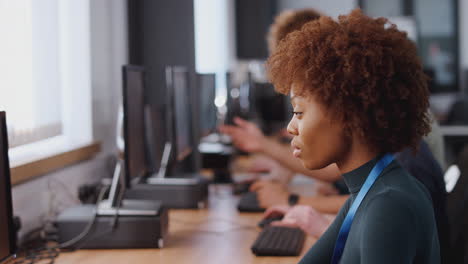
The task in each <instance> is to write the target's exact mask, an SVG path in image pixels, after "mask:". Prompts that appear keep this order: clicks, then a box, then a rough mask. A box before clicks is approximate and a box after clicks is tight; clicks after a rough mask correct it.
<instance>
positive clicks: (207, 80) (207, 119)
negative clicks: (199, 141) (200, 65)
mask: <svg viewBox="0 0 468 264" xmlns="http://www.w3.org/2000/svg"><path fill="white" fill-rule="evenodd" d="M197 92H198V95H197V96H198V100H197V102H198V111H199V113H198V125H199V129H200V136H201V137H204V136H207V135H209V134H210V133H213V132H214V131H215V130H216V123H217V116H216V113H217V109H216V105H215V102H214V101H215V95H216V75H215V74H197Z"/></svg>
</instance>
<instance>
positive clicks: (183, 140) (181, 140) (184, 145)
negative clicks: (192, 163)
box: [172, 67, 192, 161]
mask: <svg viewBox="0 0 468 264" xmlns="http://www.w3.org/2000/svg"><path fill="white" fill-rule="evenodd" d="M172 81H173V89H174V104H173V106H174V112H173V113H174V119H175V141H176V142H175V144H176V157H177V160H179V161H181V160H183V159H185V157H186V156H187V155H189V154H190V153H191V151H192V138H191V135H192V133H191V130H192V125H191V109H190V100H189V87H188V84H189V83H188V73H187V71H186V70H185V69H183V68H179V67H174V68H173V79H172Z"/></svg>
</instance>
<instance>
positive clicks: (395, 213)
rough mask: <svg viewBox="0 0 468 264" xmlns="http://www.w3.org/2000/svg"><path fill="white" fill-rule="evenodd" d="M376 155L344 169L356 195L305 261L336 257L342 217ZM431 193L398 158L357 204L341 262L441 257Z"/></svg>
mask: <svg viewBox="0 0 468 264" xmlns="http://www.w3.org/2000/svg"><path fill="white" fill-rule="evenodd" d="M379 158H380V157H379ZM377 161H378V159H373V160H371V161H369V162H367V163H366V164H364V165H362V166H361V167H359V168H357V169H355V170H353V171H351V172H349V173H346V174H344V175H343V177H344V180H345V182H346V185H347V186H348V188H349V192H350V194H351V196H350V198H349V199H348V200H347V201H346V203H345V204H344V205H343V207H342V208H341V210H340V212H339V213H338V215H337V217H336V219H335V221H333V223H332V224H331V226H330V227H329V228H328V230H327V231H326V232H325V233H324V234H323V235H322V237H321V238H320V239H319V240H318V241H317V242H316V243H315V244H314V246H313V247H312V248H311V249H310V250H309V252H307V254H306V255H305V256H304V258H303V259H302V260H301V261H300V264H309V263H313V264H317V263H318V264H321V263H326V264H328V263H331V259H332V255H333V250H334V247H335V242H336V238H337V236H338V233H339V230H340V227H341V224H342V222H343V219H344V218H345V216H346V214H347V213H348V210H349V208H350V206H351V204H352V202H353V201H354V199H355V198H356V196H357V194H358V192H359V190H360V188H361V186H362V185H363V184H364V181H365V180H366V178H367V176H368V175H369V173H370V171H371V170H372V168H373V167H374V165H375V164H376V163H377ZM430 199H431V198H430V195H429V193H428V191H427V189H426V188H425V187H424V186H423V185H422V184H421V183H420V182H419V181H418V180H416V179H415V178H414V177H411V176H410V175H409V174H408V173H407V172H406V171H405V170H404V169H403V168H402V167H401V166H400V164H399V163H398V162H397V161H393V162H392V163H390V164H389V165H388V166H387V168H385V169H384V171H383V172H382V174H381V175H380V176H379V177H378V178H377V180H376V181H375V183H374V185H373V186H372V188H371V189H370V190H369V192H368V193H367V195H366V197H365V198H364V200H363V201H362V203H361V206H360V207H359V209H358V210H357V212H356V215H355V216H354V221H353V224H352V226H351V230H350V232H349V235H348V239H347V241H346V245H345V248H344V251H343V255H342V257H341V262H340V263H342V264H348V263H368V264H374V263H379V264H385V263H392V264H394V263H400V264H406V263H424V264H432V263H440V252H439V240H438V236H437V228H436V224H435V218H434V210H433V208H432V203H431V200H430Z"/></svg>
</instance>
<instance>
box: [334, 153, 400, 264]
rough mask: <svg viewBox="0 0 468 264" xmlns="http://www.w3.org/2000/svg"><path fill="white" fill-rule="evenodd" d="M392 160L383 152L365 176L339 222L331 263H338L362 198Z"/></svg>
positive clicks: (390, 155)
mask: <svg viewBox="0 0 468 264" xmlns="http://www.w3.org/2000/svg"><path fill="white" fill-rule="evenodd" d="M392 161H393V155H392V154H385V156H383V157H382V158H381V159H380V160H379V161H378V162H377V164H375V166H374V168H372V170H371V172H370V174H369V176H367V179H366V181H365V182H364V185H363V186H362V188H361V190H360V191H359V193H358V195H357V197H356V200H354V202H353V204H352V205H351V208H350V209H349V211H348V214H347V215H346V218H345V219H344V221H343V224H341V228H340V233H339V234H338V238H337V240H336V244H335V250H334V251H333V258H332V262H331V263H332V264H338V263H340V259H341V255H342V254H343V250H344V247H345V244H346V239H347V238H348V234H349V230H350V229H351V224H352V223H353V219H354V215H355V214H356V211H357V209H358V208H359V205H361V202H362V200H363V199H364V197H365V196H366V194H367V192H368V191H369V189H370V188H371V187H372V185H373V184H374V182H375V180H376V179H377V178H378V177H379V175H380V174H381V173H382V171H383V170H384V169H385V168H386V167H387V166H388V164H390V163H391V162H392Z"/></svg>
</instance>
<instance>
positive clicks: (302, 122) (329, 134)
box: [288, 84, 351, 170]
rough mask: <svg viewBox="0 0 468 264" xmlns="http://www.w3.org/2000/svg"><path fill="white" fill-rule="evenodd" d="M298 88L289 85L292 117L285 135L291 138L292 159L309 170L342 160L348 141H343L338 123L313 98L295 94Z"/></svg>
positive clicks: (340, 126)
mask: <svg viewBox="0 0 468 264" xmlns="http://www.w3.org/2000/svg"><path fill="white" fill-rule="evenodd" d="M298 88H299V87H298V86H297V84H293V87H292V89H291V104H292V106H293V109H294V115H293V117H292V119H291V121H290V122H289V125H288V132H289V133H290V134H291V135H293V136H294V138H293V140H292V141H291V146H292V147H293V154H294V156H295V157H297V158H299V159H300V160H301V161H302V163H303V165H304V167H305V168H307V169H310V170H315V169H321V168H324V167H326V166H328V165H330V164H332V163H337V162H339V161H341V160H343V159H345V157H346V154H347V153H348V152H349V150H350V147H351V146H350V145H351V140H347V137H346V136H345V133H344V131H343V128H342V125H341V123H339V122H337V121H334V120H332V119H331V118H330V116H331V115H330V114H327V109H325V107H324V106H322V105H321V104H319V103H318V102H317V100H315V98H314V96H313V95H309V94H307V95H302V94H298V93H297V91H298ZM346 141H348V142H346Z"/></svg>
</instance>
